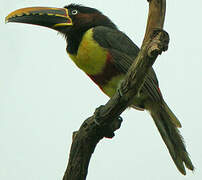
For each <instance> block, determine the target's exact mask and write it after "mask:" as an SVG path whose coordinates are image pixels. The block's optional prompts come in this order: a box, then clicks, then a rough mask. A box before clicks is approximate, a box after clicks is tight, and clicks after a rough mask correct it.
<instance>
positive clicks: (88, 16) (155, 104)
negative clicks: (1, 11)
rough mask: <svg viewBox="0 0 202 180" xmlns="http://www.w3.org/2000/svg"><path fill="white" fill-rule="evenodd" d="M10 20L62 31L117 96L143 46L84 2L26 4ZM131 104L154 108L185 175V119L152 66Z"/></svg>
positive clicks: (74, 55) (79, 61)
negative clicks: (55, 5) (54, 5)
mask: <svg viewBox="0 0 202 180" xmlns="http://www.w3.org/2000/svg"><path fill="white" fill-rule="evenodd" d="M6 22H20V23H28V24H34V25H40V26H45V27H49V28H51V29H54V30H56V31H58V32H60V33H62V34H63V35H64V36H65V39H66V41H67V48H66V50H67V53H68V55H69V56H70V58H71V59H72V60H73V61H74V63H75V64H76V65H77V66H78V67H79V68H80V69H81V70H83V71H84V72H85V73H86V74H87V75H88V76H89V77H90V78H91V79H92V80H93V81H94V82H95V83H96V84H97V85H98V86H99V87H100V89H101V90H102V91H103V92H104V93H105V94H106V95H107V96H109V97H111V96H113V94H114V93H115V91H116V89H117V87H118V86H119V82H120V81H121V80H122V78H123V77H124V75H125V73H126V72H127V71H128V69H129V67H130V66H131V64H132V63H133V61H134V60H135V58H136V56H137V54H138V52H139V48H138V47H137V46H136V45H135V44H134V43H133V42H132V41H131V40H130V39H129V37H128V36H127V35H126V34H124V33H123V32H121V31H119V29H118V28H117V26H116V25H115V24H114V23H113V22H112V21H111V20H110V19H109V18H108V17H107V16H105V15H103V14H102V13H101V12H100V11H98V10H97V9H94V8H89V7H85V6H81V5H76V4H70V5H68V6H65V7H64V8H49V7H30V8H23V9H19V10H16V11H14V12H12V13H10V14H9V15H8V16H7V17H6ZM132 107H134V108H136V109H139V110H148V111H149V112H150V114H151V116H152V118H153V120H154V122H155V124H156V126H157V128H158V130H159V132H160V135H161V137H162V138H163V140H164V142H165V144H166V146H167V148H168V151H169V153H170V155H171V157H172V159H173V161H174V163H175V165H176V166H177V168H178V170H179V171H180V172H181V173H182V174H184V175H185V174H186V171H185V167H187V168H188V169H190V170H194V166H193V164H192V162H191V160H190V158H189V155H188V153H187V151H186V148H185V145H184V142H183V138H182V136H181V135H180V132H179V130H178V128H179V127H181V124H180V122H179V120H178V119H177V117H176V116H175V115H174V114H173V112H172V111H171V110H170V108H169V107H168V105H167V104H166V103H165V101H164V99H163V97H162V94H161V92H160V89H159V85H158V80H157V77H156V75H155V72H154V70H153V69H152V68H151V69H150V71H149V72H148V74H147V76H146V80H145V82H144V85H143V87H142V88H141V90H140V92H139V93H138V95H137V96H136V97H135V98H134V100H133V105H132Z"/></svg>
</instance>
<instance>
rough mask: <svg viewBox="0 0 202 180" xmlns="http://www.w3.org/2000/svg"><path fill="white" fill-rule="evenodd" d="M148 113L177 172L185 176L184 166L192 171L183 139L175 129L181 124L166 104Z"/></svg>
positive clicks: (192, 167)
mask: <svg viewBox="0 0 202 180" xmlns="http://www.w3.org/2000/svg"><path fill="white" fill-rule="evenodd" d="M150 112H151V116H152V118H153V120H154V122H155V124H156V126H157V128H158V130H159V132H160V134H161V137H162V138H163V140H164V142H165V144H166V146H167V148H168V150H169V153H170V155H171V157H172V159H173V161H174V163H175V165H176V166H177V168H178V170H179V171H180V172H181V173H182V174H184V175H186V170H185V166H186V167H187V168H188V169H190V170H194V166H193V164H192V162H191V159H190V158H189V155H188V153H187V151H186V147H185V144H184V140H183V137H182V136H181V134H180V132H179V130H178V129H177V127H180V126H181V124H180V123H179V120H177V118H176V116H175V115H174V114H173V113H172V111H171V110H170V109H169V107H168V106H167V105H166V104H165V105H164V104H163V105H161V106H160V107H159V108H152V110H150ZM184 165H185V166H184Z"/></svg>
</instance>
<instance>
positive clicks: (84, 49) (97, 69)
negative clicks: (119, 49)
mask: <svg viewBox="0 0 202 180" xmlns="http://www.w3.org/2000/svg"><path fill="white" fill-rule="evenodd" d="M107 54H108V52H107V50H106V49H104V48H102V47H101V46H100V45H99V44H98V43H97V42H96V41H95V40H94V39H93V28H92V29H90V30H88V31H87V32H86V33H85V34H84V36H83V38H82V40H81V43H80V45H79V48H78V51H77V54H76V55H72V54H69V56H70V58H71V59H72V60H73V61H74V62H75V64H76V65H77V66H78V67H79V68H80V69H82V70H83V71H84V72H85V73H87V74H89V75H95V74H99V73H101V72H102V69H103V68H104V66H105V62H106V59H107Z"/></svg>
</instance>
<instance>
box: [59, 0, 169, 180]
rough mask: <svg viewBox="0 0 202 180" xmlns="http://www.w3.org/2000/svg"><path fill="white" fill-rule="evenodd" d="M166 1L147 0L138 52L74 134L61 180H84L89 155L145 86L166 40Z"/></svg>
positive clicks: (165, 48) (116, 124) (164, 47)
mask: <svg viewBox="0 0 202 180" xmlns="http://www.w3.org/2000/svg"><path fill="white" fill-rule="evenodd" d="M165 10H166V0H150V1H149V15H148V21H147V28H146V33H145V37H144V40H143V44H142V47H141V50H140V52H139V54H138V56H137V58H136V60H135V61H134V62H135V63H133V64H132V66H131V68H130V69H129V71H128V73H127V74H126V76H125V78H124V80H123V81H122V83H121V85H120V88H119V89H118V90H117V92H116V93H115V95H114V96H113V97H112V98H111V99H110V100H109V101H108V102H107V104H106V105H105V106H100V107H99V108H97V109H96V111H95V113H94V115H93V116H91V117H89V118H88V119H86V120H85V121H84V122H83V124H82V125H81V127H80V129H79V131H77V132H75V133H74V135H73V142H72V146H71V150H70V155H69V162H68V166H67V169H66V172H65V175H64V177H63V180H85V179H86V176H87V172H88V165H89V162H90V158H91V155H92V153H93V151H94V149H95V147H96V145H97V143H98V142H99V141H100V140H101V139H102V138H103V137H110V138H112V137H113V136H114V131H115V130H117V129H119V128H120V126H121V122H122V120H121V118H120V117H119V115H120V114H121V113H122V112H123V111H124V110H125V109H126V108H127V107H128V106H129V105H130V104H131V103H132V99H133V97H134V96H135V95H136V94H137V93H138V91H139V89H140V88H141V87H142V85H143V83H144V79H145V76H146V73H147V72H148V70H149V68H150V67H151V66H152V65H153V63H154V62H155V60H156V58H157V56H158V55H159V54H161V52H162V51H165V50H167V48H168V42H169V37H168V34H167V33H166V32H165V31H163V30H162V28H163V24H164V18H165Z"/></svg>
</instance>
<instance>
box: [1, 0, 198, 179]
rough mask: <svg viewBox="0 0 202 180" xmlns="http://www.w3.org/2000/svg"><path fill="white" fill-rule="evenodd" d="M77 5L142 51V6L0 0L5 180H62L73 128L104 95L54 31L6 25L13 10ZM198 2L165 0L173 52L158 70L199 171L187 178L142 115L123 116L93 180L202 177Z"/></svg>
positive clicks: (100, 152)
mask: <svg viewBox="0 0 202 180" xmlns="http://www.w3.org/2000/svg"><path fill="white" fill-rule="evenodd" d="M72 2H74V3H81V4H84V5H87V6H91V7H96V8H97V9H99V10H101V11H102V12H104V13H105V14H106V15H108V16H110V17H111V19H112V20H113V21H114V22H115V23H116V24H117V25H118V26H119V28H120V29H121V30H122V31H124V32H126V34H128V35H129V36H130V37H131V39H132V40H133V41H134V42H136V43H137V45H138V46H140V44H141V41H142V38H143V35H144V29H145V24H146V19H147V10H148V5H147V2H146V0H136V1H134V0H124V1H117V0H111V1H109V0H97V1H96V0H86V1H84V0H83V1H82V0H80V1H79V0H78V1H70V0H68V1H64V0H60V1H55V0H54V1H53V0H49V1H48V0H41V1H34V0H29V1H28V0H26V1H25V0H3V4H2V1H1V6H0V40H1V43H0V49H1V59H0V99H1V100H0V179H1V180H10V179H21V180H27V179H28V180H44V179H45V180H46V179H47V180H57V179H62V176H63V174H64V171H65V169H66V165H67V158H68V154H69V149H70V145H71V136H72V132H73V131H75V130H77V129H78V128H79V127H80V125H81V123H82V122H83V121H84V120H85V119H86V118H87V117H89V116H90V115H92V113H93V112H94V109H95V108H96V107H98V106H99V105H101V104H104V103H106V101H107V99H108V98H107V97H106V96H105V95H104V94H102V93H101V92H100V90H99V88H98V87H97V86H96V85H94V84H93V83H92V82H91V80H90V79H89V78H88V77H87V76H86V75H85V74H84V73H83V72H81V71H80V70H79V69H77V67H76V66H75V65H74V64H73V63H72V62H71V60H70V59H69V58H68V56H67V54H66V51H65V48H66V44H65V41H64V39H63V38H62V37H61V36H60V35H57V32H55V31H53V30H50V29H47V28H43V27H39V26H32V25H24V24H15V23H10V24H6V25H5V24H4V18H5V16H6V15H7V14H8V13H10V12H11V11H13V10H16V9H18V8H23V7H29V6H53V7H63V6H64V5H66V4H67V3H68V4H69V3H72ZM201 7H202V1H201V0H195V1H184V0H183V1H182V0H178V1H175V0H173V1H167V14H166V22H165V30H167V31H168V33H169V34H170V38H171V41H170V46H169V50H168V51H167V52H166V53H163V55H162V56H160V57H159V58H158V60H157V62H156V63H155V65H154V68H155V70H156V73H157V76H158V79H159V82H160V88H161V90H162V93H163V95H164V98H165V100H166V102H167V103H168V104H169V106H170V108H171V109H172V110H173V111H174V112H175V113H176V115H177V116H178V118H179V119H180V120H181V123H182V125H183V128H182V129H181V132H182V134H183V136H184V138H185V141H186V144H187V150H188V152H189V153H190V155H191V159H192V161H193V163H194V165H195V166H196V171H195V173H191V172H190V171H187V176H186V177H184V176H182V175H181V174H180V173H179V172H178V170H177V168H176V167H175V165H174V163H173V162H172V159H171V157H170V155H169V153H168V151H167V149H166V147H165V145H164V143H163V141H162V139H161V137H160V135H159V133H158V131H157V129H156V127H155V125H154V123H153V120H152V119H151V117H150V116H149V114H148V113H146V112H138V111H135V110H132V109H131V110H127V111H126V112H125V113H124V114H123V115H122V117H123V118H124V122H123V124H122V127H121V129H120V130H119V131H117V132H116V136H115V138H113V139H112V140H109V139H104V140H102V141H101V142H100V143H99V145H98V146H97V148H96V150H95V152H94V154H93V157H92V160H91V162H90V167H89V173H88V178H87V179H88V180H94V179H96V180H103V179H116V180H122V179H144V180H151V179H154V180H162V179H164V180H170V179H175V180H182V179H183V180H184V179H189V180H200V179H202V145H201V142H202V140H201V139H202V127H201V126H202V118H201V108H202V101H201V100H202V95H201V94H202V71H201V67H202V54H201V52H202V46H201V41H202V38H201V32H202V25H201V18H202V13H201Z"/></svg>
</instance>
